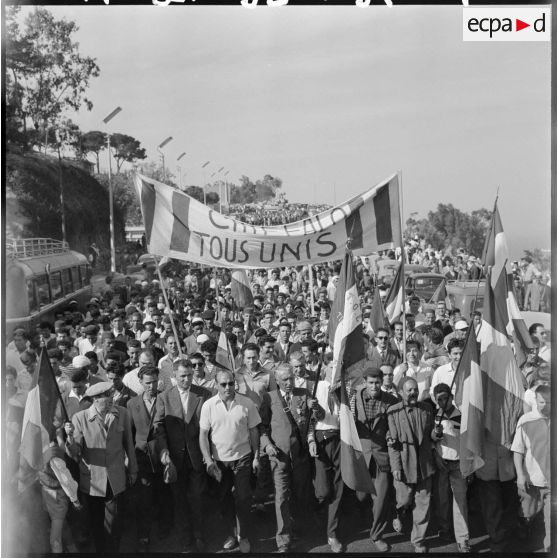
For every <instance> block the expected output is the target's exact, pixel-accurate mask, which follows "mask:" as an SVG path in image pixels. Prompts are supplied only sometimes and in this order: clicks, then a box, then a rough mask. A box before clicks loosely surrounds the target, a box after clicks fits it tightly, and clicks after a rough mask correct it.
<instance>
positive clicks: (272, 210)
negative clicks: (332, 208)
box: [229, 203, 329, 227]
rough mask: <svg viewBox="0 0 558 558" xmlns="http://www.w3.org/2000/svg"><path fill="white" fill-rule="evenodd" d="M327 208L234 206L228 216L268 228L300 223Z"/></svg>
mask: <svg viewBox="0 0 558 558" xmlns="http://www.w3.org/2000/svg"><path fill="white" fill-rule="evenodd" d="M328 207H329V206H328V205H326V204H314V205H309V204H306V203H289V204H287V203H283V204H272V205H269V204H268V205H266V204H248V205H244V204H235V205H231V207H230V212H229V215H230V216H231V217H233V218H234V219H238V220H241V221H243V222H245V223H249V224H250V225H258V226H265V227H269V226H272V225H284V224H285V223H292V222H294V221H300V220H302V219H305V218H306V217H308V216H310V215H314V214H316V213H320V212H321V211H324V210H325V209H327V208H328Z"/></svg>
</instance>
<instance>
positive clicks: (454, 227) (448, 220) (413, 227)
mask: <svg viewBox="0 0 558 558" xmlns="http://www.w3.org/2000/svg"><path fill="white" fill-rule="evenodd" d="M491 215H492V214H491V212H490V211H489V210H488V209H484V208H482V209H476V210H475V211H472V212H471V213H470V214H469V213H466V212H463V211H461V210H459V209H457V208H455V207H454V206H453V205H452V204H442V203H441V204H438V207H437V209H436V211H430V212H429V213H428V218H427V219H414V218H409V219H407V223H406V225H407V228H406V230H405V234H406V236H407V237H411V236H413V237H414V236H416V235H418V236H419V237H421V238H424V239H425V241H426V243H427V244H431V245H432V247H433V248H434V249H436V250H446V249H452V250H457V249H458V248H465V250H467V252H469V253H470V254H476V255H477V256H482V250H483V246H484V239H485V237H486V234H487V232H488V227H489V225H490V218H491Z"/></svg>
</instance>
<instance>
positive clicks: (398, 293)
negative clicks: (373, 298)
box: [384, 264, 405, 324]
mask: <svg viewBox="0 0 558 558" xmlns="http://www.w3.org/2000/svg"><path fill="white" fill-rule="evenodd" d="M403 280H404V277H403V265H402V264H399V267H398V268H397V273H396V274H395V277H394V278H393V283H392V284H391V286H390V288H389V291H388V294H387V297H386V300H385V303H384V304H385V309H386V316H387V319H388V321H389V323H390V324H393V323H394V322H397V321H399V320H400V319H401V315H402V314H403V306H404V304H405V289H404V285H403Z"/></svg>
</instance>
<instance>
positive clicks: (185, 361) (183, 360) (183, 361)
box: [172, 357, 192, 372]
mask: <svg viewBox="0 0 558 558" xmlns="http://www.w3.org/2000/svg"><path fill="white" fill-rule="evenodd" d="M180 366H183V367H184V368H192V363H191V362H190V359H189V358H187V357H179V358H177V359H176V360H174V361H173V363H172V369H173V371H174V372H176V371H177V370H178V368H179V367H180Z"/></svg>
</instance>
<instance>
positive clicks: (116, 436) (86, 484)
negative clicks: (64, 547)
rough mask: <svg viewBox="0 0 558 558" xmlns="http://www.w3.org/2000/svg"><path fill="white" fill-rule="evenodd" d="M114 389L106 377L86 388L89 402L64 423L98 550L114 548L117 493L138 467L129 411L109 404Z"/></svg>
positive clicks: (131, 481)
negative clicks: (87, 407) (77, 464)
mask: <svg viewBox="0 0 558 558" xmlns="http://www.w3.org/2000/svg"><path fill="white" fill-rule="evenodd" d="M112 389H113V388H112V384H111V383H110V382H99V383H97V384H95V385H93V386H90V387H89V388H87V391H86V392H85V395H86V396H87V397H90V398H91V399H92V400H93V404H92V405H91V407H89V409H86V410H83V411H79V412H77V413H76V414H75V415H74V416H73V417H72V422H71V423H69V422H68V423H66V424H65V427H64V429H65V431H66V435H67V440H66V451H67V453H68V455H69V456H70V457H72V458H73V459H74V460H75V461H77V462H78V463H79V469H80V476H79V489H80V491H81V492H83V493H84V494H85V495H86V498H87V504H88V513H89V522H90V526H91V530H92V534H93V541H94V544H95V551H96V552H97V553H105V552H107V553H110V552H118V546H119V543H120V525H119V511H120V510H119V507H120V499H121V495H122V493H123V492H124V491H125V490H126V487H127V486H131V485H133V484H134V483H135V481H136V477H137V472H138V466H137V462H136V454H135V448H134V440H133V437H132V427H131V421H130V415H129V414H128V411H127V409H125V408H124V407H119V406H116V405H114V404H113V401H112ZM126 458H128V467H127V468H126V464H125V462H126Z"/></svg>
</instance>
